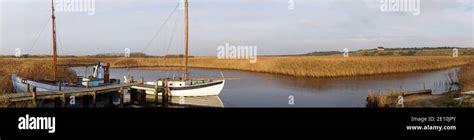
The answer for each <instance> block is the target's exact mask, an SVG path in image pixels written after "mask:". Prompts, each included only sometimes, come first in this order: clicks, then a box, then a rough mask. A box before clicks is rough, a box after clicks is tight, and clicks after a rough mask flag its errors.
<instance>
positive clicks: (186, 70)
mask: <svg viewBox="0 0 474 140" xmlns="http://www.w3.org/2000/svg"><path fill="white" fill-rule="evenodd" d="M184 16H185V40H186V41H185V49H184V50H185V51H184V68H185V70H184V80H188V79H189V71H188V52H189V49H188V45H189V41H188V39H189V22H188V0H185V2H184Z"/></svg>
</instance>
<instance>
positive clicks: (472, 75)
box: [459, 63, 474, 92]
mask: <svg viewBox="0 0 474 140" xmlns="http://www.w3.org/2000/svg"><path fill="white" fill-rule="evenodd" d="M459 84H460V88H461V91H463V92H466V91H474V63H471V64H468V65H464V66H463V67H461V70H460V71H459Z"/></svg>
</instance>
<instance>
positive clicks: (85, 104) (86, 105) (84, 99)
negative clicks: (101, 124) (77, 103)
mask: <svg viewBox="0 0 474 140" xmlns="http://www.w3.org/2000/svg"><path fill="white" fill-rule="evenodd" d="M82 107H83V108H89V95H84V96H82Z"/></svg>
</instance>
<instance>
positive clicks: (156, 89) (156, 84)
mask: <svg viewBox="0 0 474 140" xmlns="http://www.w3.org/2000/svg"><path fill="white" fill-rule="evenodd" d="M158 90H159V89H158V80H155V105H156V106H157V107H158Z"/></svg>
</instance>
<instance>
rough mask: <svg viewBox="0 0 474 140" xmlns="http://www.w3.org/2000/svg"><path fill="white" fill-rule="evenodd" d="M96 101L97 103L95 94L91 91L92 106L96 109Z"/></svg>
mask: <svg viewBox="0 0 474 140" xmlns="http://www.w3.org/2000/svg"><path fill="white" fill-rule="evenodd" d="M96 101H97V92H95V91H93V92H92V105H93V107H94V108H95V107H97V102H96Z"/></svg>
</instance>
